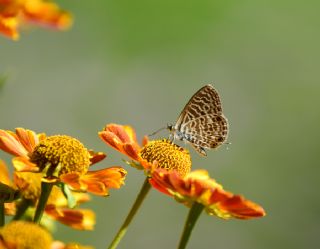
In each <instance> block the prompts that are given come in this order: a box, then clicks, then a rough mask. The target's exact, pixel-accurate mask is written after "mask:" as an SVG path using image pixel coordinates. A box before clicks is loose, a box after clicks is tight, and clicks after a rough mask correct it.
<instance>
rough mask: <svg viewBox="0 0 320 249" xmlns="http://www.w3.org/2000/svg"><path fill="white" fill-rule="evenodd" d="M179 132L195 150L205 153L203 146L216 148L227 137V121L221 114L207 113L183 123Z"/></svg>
mask: <svg viewBox="0 0 320 249" xmlns="http://www.w3.org/2000/svg"><path fill="white" fill-rule="evenodd" d="M180 132H181V134H183V136H184V139H185V140H187V141H188V142H190V143H191V144H192V146H193V147H194V148H195V149H196V151H198V152H199V153H200V154H202V155H205V151H204V149H205V148H208V149H213V148H217V147H218V146H220V145H221V144H223V143H224V141H225V140H226V139H227V136H228V121H227V119H226V118H225V117H224V116H223V115H212V114H207V115H204V116H200V117H198V118H196V119H193V120H190V121H189V122H187V123H186V124H183V125H182V126H181V130H180Z"/></svg>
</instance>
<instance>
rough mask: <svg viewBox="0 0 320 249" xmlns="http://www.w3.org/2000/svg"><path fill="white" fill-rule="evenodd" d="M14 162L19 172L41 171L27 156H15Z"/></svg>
mask: <svg viewBox="0 0 320 249" xmlns="http://www.w3.org/2000/svg"><path fill="white" fill-rule="evenodd" d="M12 163H13V166H14V168H15V169H16V170H17V171H19V172H39V167H38V166H37V165H36V164H34V163H32V162H30V161H29V159H28V158H26V157H15V158H13V159H12Z"/></svg>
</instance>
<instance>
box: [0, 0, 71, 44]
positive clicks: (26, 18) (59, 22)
mask: <svg viewBox="0 0 320 249" xmlns="http://www.w3.org/2000/svg"><path fill="white" fill-rule="evenodd" d="M28 22H32V23H36V24H39V25H43V26H50V27H53V28H56V29H59V30H64V29H67V28H69V27H70V26H71V24H72V17H71V15H70V14H69V13H68V12H66V11H63V10H61V9H60V8H59V7H58V5H57V4H55V3H54V2H51V1H44V0H1V1H0V33H2V34H3V35H5V36H7V37H9V38H11V39H13V40H17V39H18V38H19V32H18V28H19V27H20V26H21V25H22V24H25V23H28Z"/></svg>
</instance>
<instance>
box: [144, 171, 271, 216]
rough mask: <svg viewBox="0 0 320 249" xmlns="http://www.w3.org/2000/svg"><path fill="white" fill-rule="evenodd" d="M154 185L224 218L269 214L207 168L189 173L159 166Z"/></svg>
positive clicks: (180, 199) (154, 174)
mask: <svg viewBox="0 0 320 249" xmlns="http://www.w3.org/2000/svg"><path fill="white" fill-rule="evenodd" d="M150 183H151V185H152V186H153V187H154V188H156V189H157V190H159V191H160V192H162V193H165V194H167V195H169V196H172V197H174V198H175V199H176V200H177V201H178V202H180V203H183V204H185V205H186V206H188V207H190V206H192V204H193V203H194V202H198V203H200V204H202V205H203V206H204V207H205V209H206V211H207V213H208V214H210V215H216V216H218V217H220V218H223V219H229V218H232V217H233V218H238V219H250V218H257V217H261V216H265V211H264V210H263V208H262V207H261V206H259V205H258V204H256V203H254V202H252V201H249V200H246V199H245V198H244V197H243V196H240V195H235V194H233V193H231V192H228V191H225V190H224V189H223V187H222V186H221V185H220V184H218V183H217V182H216V181H215V180H214V179H212V178H210V177H209V174H208V172H207V171H206V170H194V171H193V172H191V173H189V174H187V175H186V176H184V177H183V176H181V175H180V174H179V173H178V172H176V171H167V170H164V169H155V170H154V171H153V172H152V174H151V178H150Z"/></svg>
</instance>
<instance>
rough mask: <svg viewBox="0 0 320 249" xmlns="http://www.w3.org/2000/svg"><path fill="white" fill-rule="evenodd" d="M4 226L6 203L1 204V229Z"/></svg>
mask: <svg viewBox="0 0 320 249" xmlns="http://www.w3.org/2000/svg"><path fill="white" fill-rule="evenodd" d="M3 226H4V201H1V202H0V227H3Z"/></svg>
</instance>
